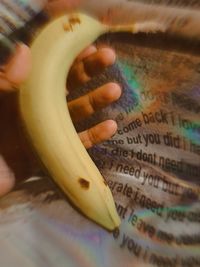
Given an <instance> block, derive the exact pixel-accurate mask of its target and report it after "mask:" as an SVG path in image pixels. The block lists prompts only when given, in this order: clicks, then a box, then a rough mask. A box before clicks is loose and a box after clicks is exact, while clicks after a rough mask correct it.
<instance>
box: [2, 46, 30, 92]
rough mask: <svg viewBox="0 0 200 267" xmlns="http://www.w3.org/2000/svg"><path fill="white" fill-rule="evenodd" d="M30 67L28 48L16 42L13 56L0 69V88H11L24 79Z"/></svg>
mask: <svg viewBox="0 0 200 267" xmlns="http://www.w3.org/2000/svg"><path fill="white" fill-rule="evenodd" d="M30 68H31V53H30V49H29V48H28V46H26V45H25V44H18V45H17V47H16V51H15V54H14V56H13V57H12V58H11V59H10V60H9V62H8V63H7V64H6V65H5V66H3V67H1V69H0V90H13V87H14V88H15V87H17V86H18V85H19V84H20V83H21V82H23V81H24V80H25V78H26V77H27V75H28V73H29V71H30Z"/></svg>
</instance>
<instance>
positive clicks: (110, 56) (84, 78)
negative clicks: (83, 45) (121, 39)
mask: <svg viewBox="0 0 200 267" xmlns="http://www.w3.org/2000/svg"><path fill="white" fill-rule="evenodd" d="M85 53H86V54H85V55H84V54H83V55H82V56H80V57H79V59H78V60H76V62H75V64H74V65H73V66H72V68H71V70H70V72H69V78H68V87H69V90H70V89H73V88H77V87H78V86H81V85H82V84H84V83H85V82H88V81H89V80H90V79H91V78H92V77H93V76H95V75H98V74H100V73H101V72H102V71H103V70H105V68H106V67H108V66H110V65H112V64H114V62H115V60H116V54H115V52H114V51H113V49H111V48H105V47H104V48H101V49H99V50H96V51H95V48H94V47H90V50H88V51H86V52H85Z"/></svg>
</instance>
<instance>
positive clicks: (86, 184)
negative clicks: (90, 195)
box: [78, 178, 90, 190]
mask: <svg viewBox="0 0 200 267" xmlns="http://www.w3.org/2000/svg"><path fill="white" fill-rule="evenodd" d="M78 182H79V184H80V186H81V188H83V189H86V190H87V189H89V188H90V182H89V181H87V180H86V179H84V178H79V180H78Z"/></svg>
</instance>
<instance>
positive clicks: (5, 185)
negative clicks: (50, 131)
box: [0, 44, 121, 196]
mask: <svg viewBox="0 0 200 267" xmlns="http://www.w3.org/2000/svg"><path fill="white" fill-rule="evenodd" d="M114 62H115V53H114V51H113V50H112V49H109V48H99V49H98V48H97V47H95V46H90V47H89V48H87V49H86V50H85V51H84V52H83V53H82V54H81V55H80V56H79V57H78V58H77V59H76V61H75V63H74V65H73V66H72V68H71V71H70V75H69V80H68V89H69V90H73V89H75V88H76V86H78V85H81V84H83V83H85V82H87V81H89V80H90V78H91V77H92V76H94V75H96V74H98V73H100V72H101V71H103V69H105V68H106V67H107V66H109V65H111V64H113V63H114ZM30 68H31V54H30V50H29V48H28V47H27V46H25V45H24V44H20V45H18V46H17V49H16V53H15V55H14V56H13V58H12V59H11V60H10V61H9V62H8V63H7V64H6V65H5V66H3V67H2V68H1V69H0V90H1V91H9V90H13V89H15V88H17V87H18V86H19V84H20V83H21V82H22V81H23V80H24V79H25V78H26V77H27V75H28V73H29V70H30ZM120 94H121V89H120V87H119V85H117V84H114V83H109V84H106V85H104V86H102V87H100V88H97V89H95V90H94V91H92V92H90V93H88V94H86V95H85V96H82V97H80V98H78V99H76V100H73V101H71V102H69V103H68V107H69V111H70V113H71V117H72V120H73V122H74V123H76V122H78V121H79V120H82V119H85V118H86V117H88V116H91V115H92V114H93V113H94V112H95V111H96V110H98V109H100V108H103V107H105V106H107V105H109V104H110V103H112V102H113V101H115V100H117V99H118V98H119V97H120ZM13 102H15V97H14V96H13V93H10V94H5V93H4V94H1V96H0V121H1V127H2V129H3V131H1V132H0V155H1V156H0V196H2V195H4V194H6V193H7V192H9V191H10V190H11V189H12V188H13V186H14V184H15V181H16V179H17V180H18V179H20V180H21V179H26V178H28V177H29V176H30V175H31V172H32V171H33V170H34V168H37V167H36V165H37V163H36V162H35V160H34V159H33V156H32V153H31V152H30V150H29V149H28V147H27V145H26V144H25V141H24V140H23V139H24V137H22V136H21V133H20V132H19V127H18V126H19V125H18V114H17V109H16V107H15V104H14V103H13ZM13 104H14V105H13ZM116 130H117V125H116V122H114V121H113V120H108V121H104V122H102V123H100V124H98V125H96V126H94V127H92V128H91V129H87V130H85V131H84V132H81V133H79V136H80V139H81V141H82V142H83V144H84V146H85V147H86V148H89V147H91V146H92V145H94V144H97V143H99V142H102V141H104V140H106V139H109V138H110V137H111V136H112V135H113V134H114V133H115V132H116Z"/></svg>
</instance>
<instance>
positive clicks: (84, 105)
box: [68, 83, 121, 122]
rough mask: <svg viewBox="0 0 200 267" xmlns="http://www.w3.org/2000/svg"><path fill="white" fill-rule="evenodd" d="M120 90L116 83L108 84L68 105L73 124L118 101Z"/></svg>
mask: <svg viewBox="0 0 200 267" xmlns="http://www.w3.org/2000/svg"><path fill="white" fill-rule="evenodd" d="M120 95H121V88H120V86H119V85H118V84H116V83H108V84H106V85H103V86H101V87H99V88H98V89H96V90H94V91H92V92H90V93H89V94H87V95H84V96H82V97H80V98H78V99H75V100H73V101H71V102H69V103H68V108H69V112H70V115H71V118H72V120H73V121H74V122H78V121H80V120H82V119H85V118H87V117H89V116H91V115H92V114H93V113H94V112H95V111H97V110H99V109H101V108H104V107H106V106H107V105H109V104H111V103H112V102H114V101H116V100H117V99H119V97H120Z"/></svg>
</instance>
